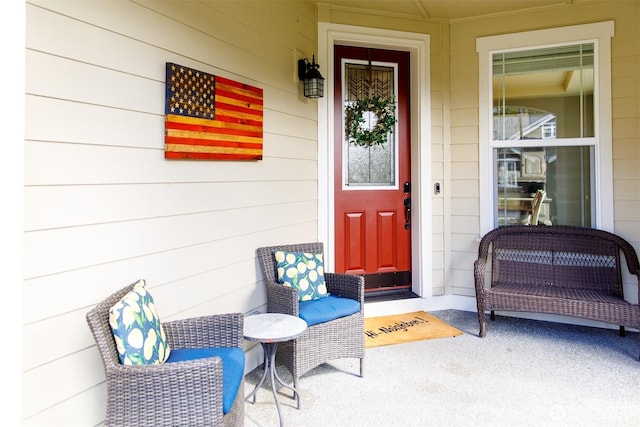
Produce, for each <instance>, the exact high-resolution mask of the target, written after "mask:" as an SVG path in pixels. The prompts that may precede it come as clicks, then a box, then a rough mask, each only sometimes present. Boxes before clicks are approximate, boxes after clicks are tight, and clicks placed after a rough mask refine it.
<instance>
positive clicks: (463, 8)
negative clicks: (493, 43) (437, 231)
mask: <svg viewBox="0 0 640 427" xmlns="http://www.w3.org/2000/svg"><path fill="white" fill-rule="evenodd" d="M574 1H577V0H318V1H316V3H320V4H328V5H330V6H331V7H332V8H336V9H343V10H349V11H361V12H367V13H373V14H377V15H389V16H398V17H405V18H413V19H434V20H437V19H442V20H456V19H465V18H472V17H476V16H483V15H492V14H500V13H508V12H514V11H522V10H530V9H537V8H541V7H548V6H560V5H570V4H572V3H574Z"/></svg>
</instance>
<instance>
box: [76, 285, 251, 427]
mask: <svg viewBox="0 0 640 427" xmlns="http://www.w3.org/2000/svg"><path fill="white" fill-rule="evenodd" d="M133 286H134V284H132V285H129V286H127V287H125V288H123V289H121V290H120V291H118V292H116V293H114V294H113V295H111V296H110V297H108V298H107V299H106V300H104V301H103V302H101V303H99V304H98V305H96V306H95V307H94V308H93V309H92V310H91V311H89V312H88V313H87V316H86V317H87V322H88V324H89V328H90V329H91V332H92V333H93V336H94V338H95V340H96V343H97V346H98V350H99V352H100V355H101V356H102V361H103V364H104V368H105V374H106V382H107V414H106V423H105V425H106V426H138V427H142V426H149V427H152V426H153V427H157V426H167V427H168V426H177V425H184V426H240V425H243V424H244V378H243V379H242V380H241V381H240V387H239V389H238V392H237V394H236V398H235V400H234V403H233V406H232V407H231V410H230V411H229V412H228V413H227V414H223V410H222V405H223V404H222V371H223V366H222V359H221V358H220V357H210V358H202V359H195V360H188V361H181V362H176V363H168V362H166V363H163V364H157V365H136V366H130V365H123V364H121V363H120V358H119V356H118V350H117V349H116V344H115V340H114V338H113V332H112V330H111V327H110V325H109V309H110V308H111V307H112V306H113V305H114V304H115V303H117V302H118V301H120V299H122V297H123V296H124V295H126V294H127V293H128V292H129V291H130V290H131V289H132V288H133ZM243 320H244V318H243V315H242V314H241V313H232V314H220V315H212V316H203V317H198V318H191V319H184V320H178V321H170V322H163V323H162V326H163V328H164V330H165V334H166V336H167V341H168V344H169V346H170V348H171V349H178V348H210V347H239V348H242V345H243ZM243 376H244V372H243Z"/></svg>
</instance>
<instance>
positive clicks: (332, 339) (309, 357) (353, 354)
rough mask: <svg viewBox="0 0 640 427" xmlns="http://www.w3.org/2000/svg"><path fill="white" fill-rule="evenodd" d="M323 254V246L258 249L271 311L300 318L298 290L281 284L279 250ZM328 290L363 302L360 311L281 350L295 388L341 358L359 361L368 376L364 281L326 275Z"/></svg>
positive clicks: (315, 329)
mask: <svg viewBox="0 0 640 427" xmlns="http://www.w3.org/2000/svg"><path fill="white" fill-rule="evenodd" d="M279 250H282V251H296V252H308V253H314V254H319V253H323V244H322V243H300V244H287V245H279V246H270V247H262V248H258V250H257V254H258V260H259V261H260V267H261V268H262V272H263V273H264V278H265V284H266V288H267V311H268V312H270V313H285V314H290V315H292V316H297V317H298V316H299V315H300V310H299V305H298V293H297V291H296V289H293V288H289V287H285V286H282V285H281V284H280V283H279V282H278V275H277V267H276V261H275V258H274V252H275V251H279ZM324 276H325V281H326V285H327V291H328V292H329V293H330V294H331V295H336V296H340V297H345V298H351V299H353V300H356V301H358V302H359V303H360V311H359V312H357V313H354V314H351V315H349V316H345V317H340V318H337V319H334V320H331V321H328V322H325V323H319V324H316V325H312V326H310V327H308V328H307V330H306V331H305V333H304V334H303V335H301V336H300V337H298V338H296V339H295V340H293V341H287V342H285V343H282V344H281V345H280V346H279V347H278V355H277V360H278V361H279V362H282V363H284V365H285V366H286V367H287V369H288V370H289V371H290V372H291V375H292V376H293V383H294V387H295V388H296V389H297V388H298V379H299V378H300V377H301V376H302V375H304V374H305V373H307V372H309V371H310V370H311V369H313V368H315V367H316V366H319V365H321V364H323V363H325V362H328V361H330V360H334V359H341V358H359V359H360V376H361V377H362V376H363V375H364V278H363V277H361V276H353V275H349V274H338V273H327V272H324Z"/></svg>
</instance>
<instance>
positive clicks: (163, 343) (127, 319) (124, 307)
mask: <svg viewBox="0 0 640 427" xmlns="http://www.w3.org/2000/svg"><path fill="white" fill-rule="evenodd" d="M109 324H110V325H111V329H112V330H113V337H114V339H115V341H116V346H117V348H118V354H119V356H120V362H121V363H122V364H123V365H150V364H159V363H164V362H165V361H166V360H167V358H168V357H169V352H170V349H169V345H168V344H167V337H166V336H165V333H164V329H163V328H162V324H161V323H160V318H159V317H158V312H157V311H156V306H155V304H154V302H153V297H152V296H151V294H150V293H149V291H148V290H147V286H146V283H145V281H144V280H140V281H138V283H136V284H135V285H134V286H133V289H132V290H131V291H130V292H129V293H128V294H126V295H125V296H124V297H123V298H122V299H121V300H120V301H118V302H117V303H116V304H115V305H114V306H113V307H111V309H110V310H109Z"/></svg>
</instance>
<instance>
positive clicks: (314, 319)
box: [300, 295, 360, 326]
mask: <svg viewBox="0 0 640 427" xmlns="http://www.w3.org/2000/svg"><path fill="white" fill-rule="evenodd" d="M359 311H360V303H359V302H358V301H356V300H354V299H351V298H344V297H339V296H337V295H328V296H326V297H325V298H320V299H316V300H312V301H300V318H301V319H302V320H304V321H305V322H307V325H308V326H313V325H317V324H318V323H324V322H328V321H329V320H333V319H338V318H340V317H345V316H350V315H352V314H353V313H357V312H359Z"/></svg>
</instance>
